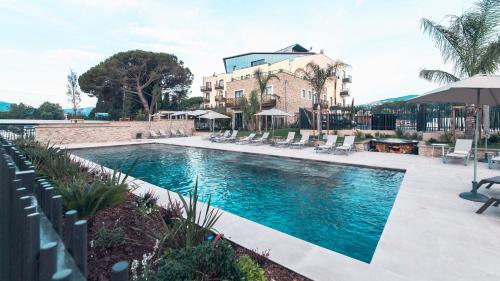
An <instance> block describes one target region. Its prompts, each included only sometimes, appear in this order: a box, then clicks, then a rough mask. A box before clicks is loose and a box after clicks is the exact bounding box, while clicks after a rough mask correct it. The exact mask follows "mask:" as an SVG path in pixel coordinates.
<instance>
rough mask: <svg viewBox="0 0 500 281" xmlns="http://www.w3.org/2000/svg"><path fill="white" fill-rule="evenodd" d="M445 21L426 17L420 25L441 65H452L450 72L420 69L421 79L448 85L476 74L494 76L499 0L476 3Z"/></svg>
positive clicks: (499, 55) (499, 49) (499, 47)
mask: <svg viewBox="0 0 500 281" xmlns="http://www.w3.org/2000/svg"><path fill="white" fill-rule="evenodd" d="M447 18H448V19H449V24H448V25H447V26H445V25H441V24H439V23H437V22H434V21H432V20H430V19H427V18H423V19H421V20H420V26H421V28H422V30H423V31H424V32H425V33H427V34H429V35H430V36H431V38H432V39H433V40H434V43H435V45H436V47H437V48H439V50H440V51H441V55H442V57H443V62H444V63H452V64H453V72H452V73H450V72H447V71H444V70H440V69H423V70H421V71H420V77H421V78H423V79H426V80H429V81H433V82H437V83H450V82H455V81H458V80H460V79H461V78H465V77H471V76H474V75H476V74H479V73H486V74H488V73H495V72H496V71H497V70H498V66H499V63H500V28H499V27H500V0H481V1H478V2H476V3H475V4H474V7H473V8H472V9H470V10H467V11H465V12H464V13H463V14H462V15H460V16H456V15H451V16H448V17H447Z"/></svg>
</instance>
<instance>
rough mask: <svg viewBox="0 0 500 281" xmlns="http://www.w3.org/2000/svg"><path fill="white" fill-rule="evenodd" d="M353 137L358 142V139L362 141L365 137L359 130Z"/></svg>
mask: <svg viewBox="0 0 500 281" xmlns="http://www.w3.org/2000/svg"><path fill="white" fill-rule="evenodd" d="M354 136H355V137H356V139H358V140H360V139H363V138H364V137H365V134H364V133H363V132H361V131H360V130H356V131H355V132H354Z"/></svg>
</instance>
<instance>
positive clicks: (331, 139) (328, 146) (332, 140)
mask: <svg viewBox="0 0 500 281" xmlns="http://www.w3.org/2000/svg"><path fill="white" fill-rule="evenodd" d="M336 143H337V135H327V136H326V143H325V144H322V145H318V146H316V148H315V150H316V152H324V151H326V152H331V151H332V150H333V149H334V148H335V144H336Z"/></svg>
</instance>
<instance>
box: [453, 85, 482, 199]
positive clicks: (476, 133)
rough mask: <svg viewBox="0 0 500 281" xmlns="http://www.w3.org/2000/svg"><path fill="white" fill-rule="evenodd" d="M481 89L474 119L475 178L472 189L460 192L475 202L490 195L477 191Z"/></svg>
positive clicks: (478, 91) (478, 90) (463, 196)
mask: <svg viewBox="0 0 500 281" xmlns="http://www.w3.org/2000/svg"><path fill="white" fill-rule="evenodd" d="M480 97H481V90H480V89H477V103H476V114H475V115H476V116H475V120H474V180H473V181H472V190H471V191H467V192H462V193H460V195H459V196H460V197H461V198H463V199H466V200H470V201H474V202H486V201H487V200H488V197H487V196H485V195H483V194H481V193H478V192H477V138H478V136H479V120H478V119H479V101H480Z"/></svg>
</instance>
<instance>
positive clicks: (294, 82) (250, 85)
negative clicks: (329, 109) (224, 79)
mask: <svg viewBox="0 0 500 281" xmlns="http://www.w3.org/2000/svg"><path fill="white" fill-rule="evenodd" d="M276 76H278V77H279V80H278V79H271V80H269V82H268V86H272V94H273V95H274V96H276V108H278V109H280V110H283V111H285V112H287V113H288V114H290V115H292V116H293V117H290V118H288V122H289V123H293V122H295V121H296V119H297V118H298V114H299V108H301V107H306V108H312V102H313V100H312V97H311V99H309V94H308V92H311V93H312V90H311V85H310V84H309V82H307V81H305V80H304V79H301V78H298V77H296V76H294V75H291V74H289V73H286V72H281V73H276ZM285 84H286V86H285ZM258 89H259V86H258V84H257V80H256V79H255V78H247V79H241V80H234V81H231V82H228V83H227V84H226V97H227V98H228V99H235V91H239V90H243V94H244V95H245V96H246V97H247V99H249V98H250V93H251V92H252V91H253V90H257V91H258ZM302 90H304V91H305V93H306V96H305V98H303V97H302ZM233 110H234V111H237V110H238V108H230V109H228V111H230V112H231V111H233Z"/></svg>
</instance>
